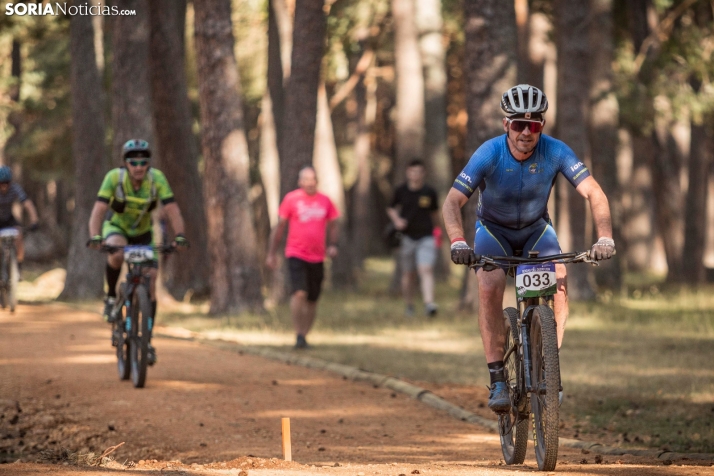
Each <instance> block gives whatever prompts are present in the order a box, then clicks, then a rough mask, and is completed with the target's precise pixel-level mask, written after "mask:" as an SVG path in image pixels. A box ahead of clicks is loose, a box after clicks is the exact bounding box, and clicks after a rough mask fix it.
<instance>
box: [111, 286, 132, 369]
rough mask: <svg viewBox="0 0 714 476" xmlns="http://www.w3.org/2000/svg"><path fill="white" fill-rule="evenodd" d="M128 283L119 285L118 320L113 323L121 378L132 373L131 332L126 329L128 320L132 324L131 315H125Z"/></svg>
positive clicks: (113, 335)
mask: <svg viewBox="0 0 714 476" xmlns="http://www.w3.org/2000/svg"><path fill="white" fill-rule="evenodd" d="M125 296H126V283H122V284H121V286H120V287H119V297H118V298H117V304H116V306H118V307H119V309H118V310H117V311H116V312H118V314H119V315H118V317H117V320H116V321H114V324H112V340H113V341H114V343H116V346H117V372H118V373H119V380H129V376H130V374H131V357H130V356H131V351H130V349H129V342H130V338H129V336H130V334H129V333H128V332H127V330H126V327H125V325H126V322H129V325H131V320H130V319H131V316H128V315H127V316H124V314H125V310H126V308H125V307H124V301H125V300H126V297H125ZM125 318H126V320H125Z"/></svg>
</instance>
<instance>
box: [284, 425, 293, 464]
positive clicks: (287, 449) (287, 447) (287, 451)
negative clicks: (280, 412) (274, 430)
mask: <svg viewBox="0 0 714 476" xmlns="http://www.w3.org/2000/svg"><path fill="white" fill-rule="evenodd" d="M282 426H283V459H284V460H285V461H292V460H293V454H292V446H291V444H290V418H283V419H282Z"/></svg>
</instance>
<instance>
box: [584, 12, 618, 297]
mask: <svg viewBox="0 0 714 476" xmlns="http://www.w3.org/2000/svg"><path fill="white" fill-rule="evenodd" d="M590 18H591V20H590V25H589V27H588V29H589V43H590V46H589V50H590V65H589V66H590V69H589V79H590V81H589V84H590V107H589V111H588V112H589V116H588V136H589V139H590V148H591V154H592V167H593V175H594V177H595V178H596V179H597V181H598V183H599V184H600V186H601V187H602V189H603V191H604V192H605V195H607V197H608V199H609V201H610V211H611V214H612V233H613V238H614V240H615V244H616V246H617V248H618V254H619V256H617V257H615V259H613V260H611V261H610V262H606V263H604V266H602V267H601V268H599V269H598V270H597V272H596V278H597V281H598V283H599V284H601V285H603V286H605V287H607V288H610V289H611V290H615V291H619V290H620V287H621V284H622V265H623V264H624V263H625V259H624V256H625V254H626V252H627V246H626V243H625V242H624V241H623V240H622V233H621V230H620V223H621V217H622V190H621V188H620V184H619V182H618V176H617V161H616V157H617V127H618V114H619V107H618V103H617V98H616V97H615V85H614V82H613V73H612V63H613V60H614V55H615V51H614V44H613V43H614V36H613V19H612V0H590ZM621 257H622V258H621Z"/></svg>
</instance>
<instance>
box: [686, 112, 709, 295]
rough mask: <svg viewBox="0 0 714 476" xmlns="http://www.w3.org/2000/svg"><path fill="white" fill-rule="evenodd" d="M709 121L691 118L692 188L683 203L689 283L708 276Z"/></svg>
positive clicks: (690, 181)
mask: <svg viewBox="0 0 714 476" xmlns="http://www.w3.org/2000/svg"><path fill="white" fill-rule="evenodd" d="M710 131H711V125H710V124H706V123H704V124H695V123H694V122H692V139H691V140H692V145H691V148H690V156H689V189H688V190H687V196H686V206H685V207H684V256H683V263H684V269H686V270H687V272H686V273H685V279H686V280H687V282H689V283H690V284H695V285H696V284H702V283H704V281H705V280H706V268H705V267H704V246H705V243H706V231H707V221H706V219H705V218H704V217H706V216H707V199H708V193H707V192H708V191H707V188H708V184H709V168H710V166H711V162H712V156H711V153H712V145H713V144H714V141H712V135H711V133H710Z"/></svg>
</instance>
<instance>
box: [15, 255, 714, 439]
mask: <svg viewBox="0 0 714 476" xmlns="http://www.w3.org/2000/svg"><path fill="white" fill-rule="evenodd" d="M52 272H53V273H55V274H54V275H53V276H50V277H48V275H47V274H43V275H41V276H39V278H37V279H36V280H35V282H34V283H33V282H32V281H31V279H33V278H34V276H31V275H30V276H26V279H27V281H26V282H24V283H21V284H22V285H23V286H24V287H23V288H21V299H23V297H24V296H26V298H27V299H28V300H32V299H33V298H32V297H31V292H38V293H39V292H40V291H38V289H43V290H45V292H46V289H48V288H51V287H52V286H51V285H50V283H53V282H56V281H57V280H58V279H60V278H62V276H60V275H61V272H60V271H59V270H55V271H52ZM391 272H392V263H391V261H390V260H388V259H370V260H368V261H367V264H366V269H365V271H364V274H363V276H362V277H361V285H360V291H359V292H358V293H351V292H350V293H348V292H341V291H334V290H330V289H326V290H325V292H324V293H323V296H322V297H321V299H320V304H319V308H318V317H317V320H316V323H315V326H314V329H313V331H312V332H311V333H310V335H309V336H308V341H309V342H310V344H311V348H310V349H309V350H308V351H307V354H308V355H310V356H313V357H317V358H322V359H325V360H329V361H334V362H339V363H344V364H348V365H353V366H356V367H360V368H362V369H365V370H369V371H373V372H378V373H383V374H388V375H394V376H397V377H401V378H405V379H408V380H411V381H416V382H426V383H432V384H440V385H449V384H451V385H459V386H463V385H474V386H480V387H484V386H485V385H487V383H488V374H487V369H486V365H485V360H484V356H483V349H482V347H481V341H480V337H479V331H478V326H477V322H476V317H475V313H473V312H465V311H460V310H459V309H458V295H459V287H460V283H461V279H460V277H459V275H456V274H454V275H452V276H451V277H450V278H449V279H448V280H444V281H442V282H441V283H440V284H439V285H438V289H437V292H436V295H437V302H438V303H439V306H440V308H439V314H438V316H437V317H436V318H433V319H430V318H427V317H425V316H424V313H423V310H422V309H421V308H419V307H418V308H417V313H416V315H415V316H414V317H412V318H408V317H406V316H405V315H404V303H403V301H402V300H401V298H400V297H398V296H397V297H395V296H393V295H391V294H390V293H389V292H388V287H389V281H390V278H391ZM42 280H44V282H43V283H40V285H39V286H38V284H37V282H38V281H42ZM630 281H631V282H633V283H634V284H633V285H632V287H631V289H630V291H629V292H628V298H626V299H612V298H608V299H605V300H601V301H599V302H594V303H572V304H571V313H570V319H569V321H568V325H567V331H566V335H565V341H564V343H563V348H562V349H561V368H562V379H563V386H564V388H565V394H566V398H565V401H564V403H563V406H562V407H561V414H562V417H563V418H562V419H563V420H564V422H565V424H566V426H567V428H568V430H569V431H568V434H570V435H572V436H575V437H577V438H581V439H583V440H589V441H601V442H604V443H610V444H613V443H614V444H618V445H622V446H638V447H658V448H663V449H668V450H671V451H684V452H714V428H712V423H713V422H714V365H713V364H712V362H713V361H714V286H713V287H708V288H705V289H700V290H699V291H697V292H694V291H687V290H679V291H677V292H676V293H675V292H672V291H660V289H659V288H658V286H657V285H655V284H652V282H650V281H648V280H647V279H643V278H642V277H636V278H635V277H633V278H632V279H631V280H630ZM56 287H57V285H55V288H56ZM53 289H54V288H53ZM59 289H61V286H60V287H59ZM57 292H59V291H57ZM23 293H24V294H23ZM604 301H609V302H604ZM97 309H99V307H97ZM177 309H178V308H177ZM205 309H206V306H205V305H203V306H184V307H183V310H182V312H178V311H173V312H172V311H170V310H169V309H165V310H164V312H160V314H159V320H160V322H161V323H163V324H164V325H172V326H181V327H184V328H187V329H190V330H193V331H200V332H202V333H205V334H206V335H207V336H209V337H221V338H227V339H231V340H236V341H238V342H240V343H243V344H246V345H255V346H270V347H272V348H276V349H279V350H285V351H292V345H293V343H294V335H293V333H292V326H291V323H290V316H289V309H288V307H287V306H286V305H280V306H278V307H277V308H275V309H272V310H270V311H268V312H266V313H265V314H263V315H241V316H223V317H221V318H210V317H206V316H205V314H203V313H202V312H201V311H202V310H205ZM191 311H192V312H191ZM471 410H473V409H471Z"/></svg>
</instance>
